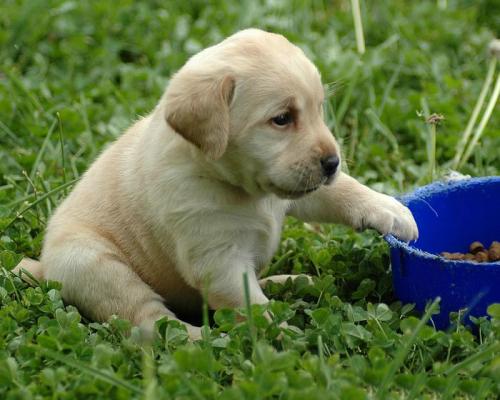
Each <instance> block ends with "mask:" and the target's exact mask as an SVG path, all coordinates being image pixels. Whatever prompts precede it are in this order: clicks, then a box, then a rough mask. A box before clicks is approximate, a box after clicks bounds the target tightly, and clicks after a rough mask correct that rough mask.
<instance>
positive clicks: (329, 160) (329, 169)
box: [320, 155, 340, 178]
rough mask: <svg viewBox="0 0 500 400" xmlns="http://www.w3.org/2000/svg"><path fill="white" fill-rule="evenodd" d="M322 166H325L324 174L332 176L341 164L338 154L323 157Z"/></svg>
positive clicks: (328, 176)
mask: <svg viewBox="0 0 500 400" xmlns="http://www.w3.org/2000/svg"><path fill="white" fill-rule="evenodd" d="M320 162H321V168H323V174H324V175H325V176H326V177H327V178H330V177H331V176H332V175H333V174H334V173H335V171H337V168H338V166H339V162H340V160H339V158H338V156H336V155H329V156H327V157H323V158H322V159H321V160H320Z"/></svg>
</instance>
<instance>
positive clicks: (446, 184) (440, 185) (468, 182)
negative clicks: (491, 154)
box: [384, 175, 500, 270]
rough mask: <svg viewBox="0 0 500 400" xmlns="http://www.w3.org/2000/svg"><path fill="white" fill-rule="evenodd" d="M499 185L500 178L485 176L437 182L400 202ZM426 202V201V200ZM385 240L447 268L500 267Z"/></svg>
mask: <svg viewBox="0 0 500 400" xmlns="http://www.w3.org/2000/svg"><path fill="white" fill-rule="evenodd" d="M489 182H493V183H499V184H500V176H496V175H493V176H483V177H478V178H464V179H460V180H452V181H435V182H432V183H430V184H428V185H425V186H421V187H419V188H417V189H415V190H414V191H413V192H410V193H406V194H404V195H402V196H399V197H398V200H399V201H400V202H401V203H403V204H404V205H408V203H409V202H410V201H412V200H414V199H420V200H423V199H422V198H423V197H424V198H425V197H427V196H430V195H432V194H435V193H439V192H442V191H443V190H445V189H446V190H449V189H450V188H451V189H453V188H458V187H460V188H462V187H468V186H475V185H478V184H483V183H489ZM424 201H425V200H424ZM384 239H385V240H386V242H387V243H388V244H389V246H390V247H391V248H399V249H401V250H403V251H405V252H406V253H408V254H411V255H414V256H417V257H419V258H424V259H427V260H433V261H439V262H441V263H442V264H443V265H444V266H445V267H456V266H461V267H465V266H472V267H474V268H475V269H477V268H483V269H490V268H491V269H493V268H494V269H496V270H499V266H500V261H491V262H485V263H476V262H470V261H468V260H449V259H447V258H444V257H443V256H440V255H439V254H433V253H429V252H427V251H425V250H421V249H418V248H416V247H414V246H412V245H411V244H410V243H411V242H408V243H407V242H403V241H402V240H400V239H397V238H396V237H395V236H393V235H392V234H388V235H385V236H384Z"/></svg>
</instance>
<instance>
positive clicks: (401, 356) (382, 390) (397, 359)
mask: <svg viewBox="0 0 500 400" xmlns="http://www.w3.org/2000/svg"><path fill="white" fill-rule="evenodd" d="M440 301H441V298H439V297H436V299H435V300H434V301H433V302H432V304H431V305H430V306H429V307H428V308H427V311H426V312H425V314H424V316H423V317H422V318H421V319H420V321H419V323H418V324H417V326H416V328H415V330H414V331H413V332H412V334H411V336H410V338H409V339H408V340H407V341H406V342H405V343H403V344H402V346H401V347H400V348H399V350H398V352H397V353H396V355H395V356H394V359H393V360H392V362H391V364H390V365H389V370H388V371H387V373H386V374H385V376H384V379H383V380H382V382H381V384H380V386H379V389H378V392H377V397H378V398H379V399H385V398H386V394H387V393H386V392H387V389H388V388H389V385H390V383H391V382H392V381H393V378H394V375H395V373H396V371H397V370H398V369H399V368H400V367H401V365H402V364H403V362H404V360H405V358H406V356H407V355H408V352H409V351H410V348H411V346H412V345H413V343H414V342H415V340H416V339H417V336H418V334H419V332H420V331H421V330H422V328H423V327H424V325H425V324H426V323H427V321H429V319H430V318H431V315H432V314H433V313H434V311H435V310H436V308H437V305H438V304H439V302H440Z"/></svg>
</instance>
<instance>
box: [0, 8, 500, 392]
mask: <svg viewBox="0 0 500 400" xmlns="http://www.w3.org/2000/svg"><path fill="white" fill-rule="evenodd" d="M331 3H332V2H330V1H311V2H305V1H297V0H293V1H255V2H254V1H248V2H236V1H222V0H219V1H215V0H214V1H210V2H209V3H208V4H206V2H204V1H189V2H188V1H186V2H160V1H141V2H139V1H119V2H118V1H113V2H111V1H81V2H77V1H62V0H60V1H52V0H43V1H37V0H31V1H15V0H4V1H3V2H2V6H1V10H0V11H1V12H0V57H1V58H0V59H1V60H2V61H1V64H0V266H2V267H4V268H5V269H11V268H12V267H13V266H14V265H15V264H16V263H17V262H18V261H19V259H20V258H21V257H22V255H28V256H33V257H37V256H38V255H39V253H40V249H41V244H42V240H43V232H44V228H45V226H46V223H47V219H48V217H49V216H50V214H51V212H52V211H53V210H54V208H55V207H56V206H57V204H59V203H60V201H61V200H62V199H63V198H64V196H65V194H66V193H67V192H68V191H69V190H70V189H71V186H72V185H73V183H74V182H75V180H77V179H78V178H79V177H80V176H81V174H82V173H83V172H84V171H85V169H86V168H87V167H88V165H89V164H90V163H91V161H92V160H93V159H94V158H95V157H96V155H97V154H98V153H99V152H100V151H101V149H102V148H103V147H104V146H105V145H106V143H109V142H111V141H112V140H113V139H114V138H116V137H117V136H118V135H119V134H120V133H121V132H122V131H123V129H124V128H126V127H127V126H128V125H129V124H130V123H131V122H132V121H133V120H134V119H136V118H137V117H138V116H139V115H144V114H145V113H147V112H148V111H149V110H150V109H151V108H152V107H153V106H154V105H155V103H156V101H157V100H158V99H159V96H160V95H161V93H162V91H163V89H164V87H165V85H166V84H167V82H168V77H169V76H170V75H171V74H172V73H173V72H174V71H175V70H177V69H178V68H180V66H182V64H183V63H184V62H185V61H186V60H187V58H188V57H189V56H190V55H192V54H194V53H195V52H197V51H199V50H200V49H202V48H203V47H205V46H208V45H210V44H213V43H215V42H217V41H219V40H221V39H222V38H224V37H226V36H228V35H230V34H231V33H233V32H234V31H236V30H238V29H241V28H244V27H248V26H257V27H261V28H265V29H269V30H273V31H277V32H281V33H283V34H285V35H286V36H287V37H288V38H289V39H290V40H292V41H293V42H295V43H296V44H298V45H299V46H301V47H302V48H303V49H304V50H305V51H306V53H307V54H308V55H309V57H310V58H311V59H312V60H313V61H314V62H315V63H316V64H317V65H318V67H319V69H320V70H321V73H322V75H323V80H324V82H325V83H328V84H329V90H328V92H329V93H330V96H329V99H328V102H327V105H326V116H327V122H328V124H329V126H330V127H331V128H332V130H333V132H334V133H335V135H336V137H337V138H338V139H339V141H340V142H341V144H342V145H343V152H344V157H345V159H347V164H346V166H345V168H346V169H348V170H349V172H350V173H351V174H352V175H354V176H356V177H357V178H359V179H360V180H361V181H363V182H365V183H367V184H369V185H371V186H372V187H374V188H376V189H380V190H384V191H386V192H388V193H401V192H404V191H407V190H410V189H412V188H413V187H415V186H417V185H421V184H424V183H426V182H428V181H429V178H430V176H434V177H440V176H442V175H443V174H444V173H446V171H447V169H448V168H449V167H450V166H451V165H452V160H453V158H454V156H455V151H456V147H457V145H458V144H459V142H460V137H461V135H462V132H464V130H465V127H466V126H467V122H468V120H469V117H470V115H471V113H472V110H473V109H474V106H475V104H476V99H477V97H478V95H479V93H480V91H481V88H482V85H483V82H484V80H485V78H486V75H487V70H488V65H489V63H490V61H489V59H488V54H487V52H486V47H487V45H488V42H489V41H490V39H492V38H493V37H494V36H495V35H497V36H498V35H499V32H498V31H496V32H495V29H497V30H498V28H499V27H500V20H499V15H500V10H499V6H498V2H496V1H494V0H490V1H486V0H482V1H476V2H472V1H465V0H456V1H453V0H450V1H447V2H443V1H437V2H436V1H407V2H403V1H385V2H382V1H377V2H368V1H364V0H362V1H360V4H361V14H362V23H363V31H364V38H365V44H366V51H365V53H364V54H362V55H360V54H359V53H358V51H357V47H356V36H355V31H354V25H353V19H352V13H351V9H350V4H351V2H350V1H347V0H344V1H338V2H334V4H333V5H332V4H331ZM486 101H487V100H486ZM433 113H437V114H442V115H444V118H445V120H444V121H443V122H442V123H441V124H440V125H439V126H437V127H436V131H435V132H431V131H430V129H429V127H428V126H427V125H426V123H425V118H421V117H419V115H418V114H421V115H424V116H425V115H430V114H433ZM480 118H481V117H479V119H480ZM499 127H500V113H498V108H497V112H493V113H492V116H491V119H490V121H489V123H488V125H487V126H486V128H485V130H484V132H483V134H482V136H481V139H480V143H479V145H478V146H476V147H475V149H474V151H473V154H472V157H471V158H470V159H469V160H468V162H467V163H465V164H463V165H462V166H461V167H460V172H462V173H466V174H470V175H473V176H479V175H493V174H498V173H499V170H500V152H499V151H498V149H499V148H500V128H499ZM429 138H432V140H434V139H435V141H436V143H435V149H434V146H433V145H432V146H431V147H430V148H429V143H432V142H429ZM269 270H270V272H272V273H280V272H283V273H284V272H286V273H300V272H303V273H308V274H311V275H313V276H315V278H314V285H312V286H308V285H306V284H305V282H303V281H301V280H298V281H296V282H295V283H293V284H292V283H289V284H286V285H284V286H278V285H271V286H270V287H269V288H268V289H267V293H268V295H269V296H270V297H271V298H272V299H273V301H272V302H271V304H270V305H269V306H268V308H269V310H270V311H271V312H272V313H273V314H274V316H275V319H274V321H273V322H272V323H269V322H268V321H267V320H266V319H265V318H263V316H262V314H263V309H262V307H260V306H254V307H251V308H250V309H243V310H236V311H235V310H221V311H218V312H217V313H215V315H214V317H213V319H214V323H213V324H212V327H211V328H210V329H209V328H206V329H205V337H204V340H203V341H201V342H199V343H195V344H191V343H187V342H186V334H185V331H184V330H183V329H182V327H180V326H179V325H177V324H176V323H174V322H166V321H162V322H160V323H159V329H160V332H161V335H162V340H161V341H160V340H159V341H157V342H156V343H154V345H153V346H152V347H151V348H141V347H139V346H138V345H136V344H135V342H134V335H135V332H134V329H132V335H131V337H130V336H129V335H128V334H127V332H128V331H129V330H130V326H129V323H127V322H126V321H121V320H119V319H113V320H111V321H109V322H108V323H105V324H97V323H93V322H90V321H86V320H85V319H83V318H82V317H81V316H80V314H79V313H78V311H77V310H76V309H75V308H73V307H71V306H65V305H63V303H62V301H61V298H60V294H59V287H58V285H57V284H55V283H48V284H42V285H41V286H40V287H36V288H30V287H28V286H27V285H26V284H25V283H23V282H22V281H21V280H20V279H18V278H16V277H14V276H13V275H12V274H10V273H9V272H7V271H6V270H4V271H3V272H1V273H0V398H2V399H35V398H36V399H42V398H47V399H48V398H50V399H75V398H92V399H95V398H102V399H114V398H117V399H118V398H141V399H143V398H144V399H157V398H162V399H163V398H165V399H168V398H179V399H182V398H184V399H187V398H195V399H205V398H207V399H210V398H219V397H220V398H223V399H241V398H246V399H260V398H282V399H285V398H286V399H297V398H300V399H314V398H320V399H327V398H332V399H339V398H340V399H365V398H368V399H370V398H380V399H390V398H394V399H399V398H408V399H410V398H418V399H420V398H429V399H434V398H448V399H450V398H470V399H476V398H477V399H482V398H489V399H495V398H497V397H498V396H499V395H500V384H499V382H500V349H499V346H500V340H499V337H500V309H499V308H498V307H491V309H490V313H491V315H492V319H491V321H487V320H486V319H481V320H479V321H478V322H477V323H478V328H479V334H478V335H473V334H472V333H471V332H470V331H468V330H467V329H466V328H464V327H463V326H461V325H458V326H456V327H455V328H454V329H453V330H451V331H446V332H444V331H436V330H434V329H433V328H432V326H429V325H426V324H424V322H425V321H426V319H427V318H429V317H431V314H432V311H433V310H432V308H430V309H429V310H428V313H427V314H426V315H425V316H421V315H417V314H416V313H415V312H414V310H413V307H412V305H403V304H401V303H399V302H398V301H396V299H395V298H394V294H393V290H392V287H391V279H390V267H389V258H388V251H387V247H386V245H385V244H384V242H383V241H382V240H381V239H380V238H379V237H378V236H377V235H375V234H374V233H372V232H367V233H363V234H359V233H355V232H353V231H351V230H349V229H347V228H343V227H334V226H328V225H324V226H312V225H307V224H302V223H299V222H297V221H294V220H289V221H288V222H287V225H286V228H285V230H284V234H283V241H282V244H281V247H280V249H279V252H278V254H277V255H276V257H275V259H274V261H273V263H272V264H271V265H270V267H269ZM435 307H437V306H436V305H434V306H433V308H435ZM248 313H251V314H252V315H251V318H249V319H248V321H250V322H251V326H249V323H250V322H249V323H246V322H236V321H237V319H236V315H238V314H243V315H248ZM282 321H288V324H289V325H290V328H289V329H287V330H285V331H283V332H282V337H281V338H280V336H279V335H280V328H279V327H278V325H279V323H280V322H282ZM221 332H226V333H227V335H226V336H223V337H221V335H220V333H221Z"/></svg>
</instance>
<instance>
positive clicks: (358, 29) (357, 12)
mask: <svg viewBox="0 0 500 400" xmlns="http://www.w3.org/2000/svg"><path fill="white" fill-rule="evenodd" d="M351 8H352V17H353V20H354V31H355V33H356V46H357V47H358V53H359V54H364V53H365V37H364V35H363V22H362V20H361V9H360V7H359V0H351Z"/></svg>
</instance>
